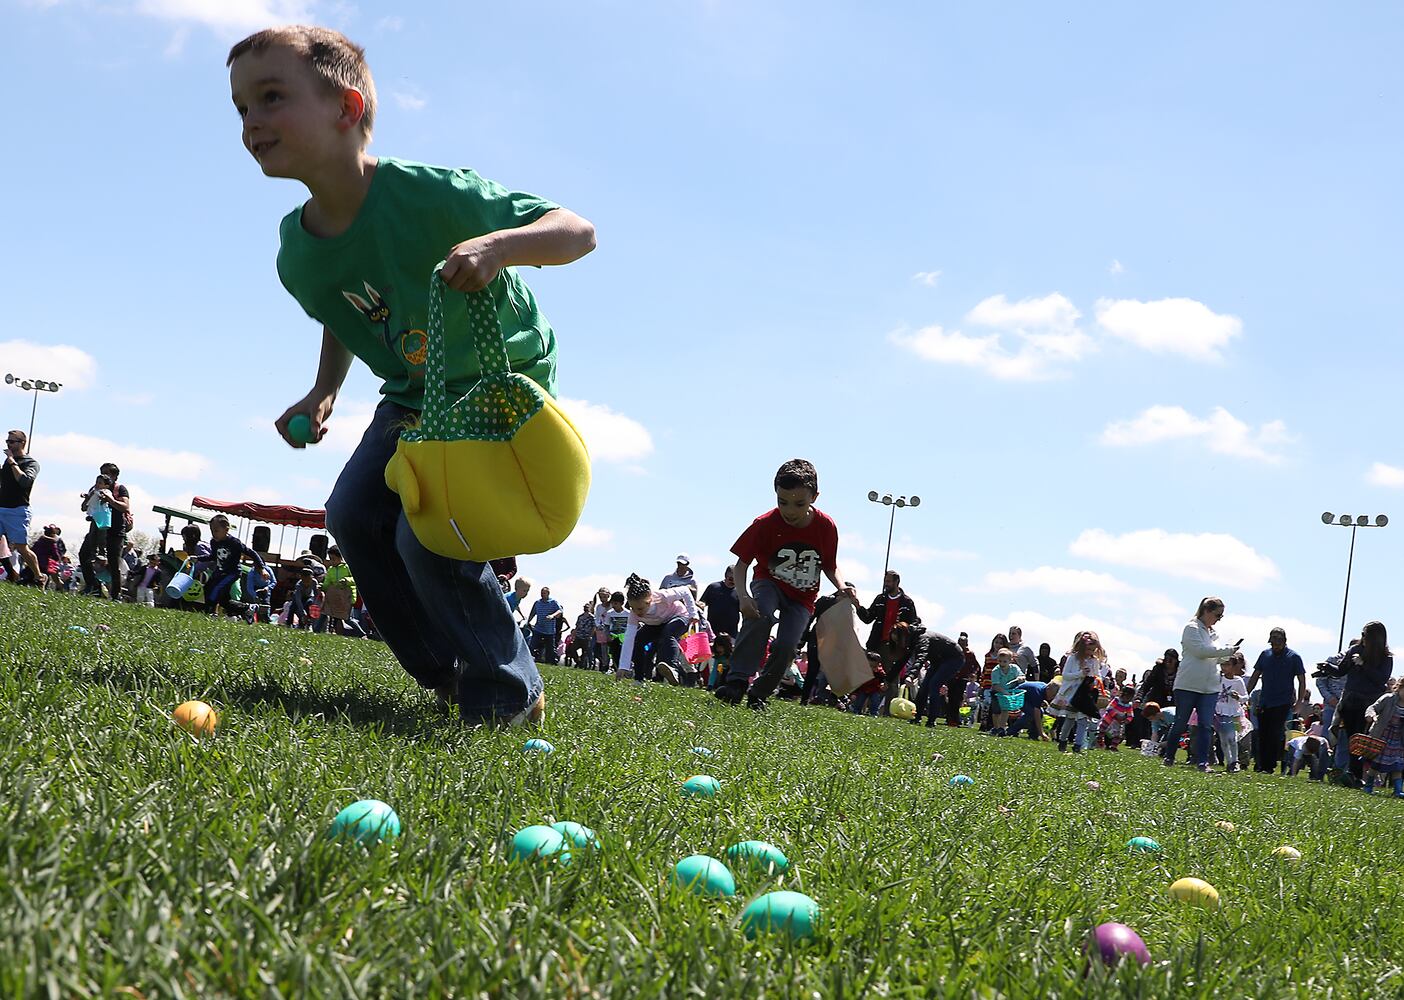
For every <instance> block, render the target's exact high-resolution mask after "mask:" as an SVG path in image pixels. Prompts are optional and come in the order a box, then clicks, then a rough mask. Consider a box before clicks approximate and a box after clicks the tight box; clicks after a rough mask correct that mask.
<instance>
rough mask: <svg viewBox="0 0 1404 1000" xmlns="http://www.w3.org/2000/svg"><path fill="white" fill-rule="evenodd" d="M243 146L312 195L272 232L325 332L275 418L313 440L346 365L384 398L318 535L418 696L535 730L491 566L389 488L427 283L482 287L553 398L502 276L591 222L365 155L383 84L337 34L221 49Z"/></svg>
mask: <svg viewBox="0 0 1404 1000" xmlns="http://www.w3.org/2000/svg"><path fill="white" fill-rule="evenodd" d="M227 65H228V66H229V68H230V90H231V95H232V97H233V100H234V107H235V108H236V110H237V111H238V113H239V117H240V119H241V120H242V123H243V142H244V148H246V149H247V150H248V151H249V152H250V154H252V155H253V158H254V160H255V161H257V163H258V165H259V167H260V168H261V169H262V170H263V173H264V174H265V175H267V176H269V177H285V178H291V179H293V180H297V181H300V182H302V183H303V184H305V185H306V186H307V189H308V191H309V192H310V193H311V197H310V198H309V199H308V200H307V201H306V202H305V203H303V204H302V205H301V206H300V207H298V208H296V209H294V210H293V211H292V212H291V213H289V214H288V215H287V216H286V217H285V218H284V219H283V222H282V225H281V229H280V236H281V248H280V249H279V252H278V275H279V277H280V278H281V279H282V282H283V285H284V286H285V287H286V288H287V289H288V291H289V292H290V293H291V294H292V296H293V298H295V299H296V300H297V301H298V303H299V304H300V305H301V306H302V308H303V309H304V311H306V312H307V314H308V315H309V316H311V317H312V318H313V319H315V320H316V321H317V322H318V323H320V324H321V325H322V347H321V360H320V362H319V365H318V369H317V377H316V381H315V382H314V383H313V386H312V389H311V390H310V391H309V392H308V393H307V395H306V396H304V397H303V398H302V399H300V400H299V401H297V402H296V403H294V404H293V405H292V406H290V407H288V409H287V410H286V412H284V413H283V415H282V416H280V417H279V418H278V420H277V421H276V427H277V429H278V433H279V434H281V435H282V436H283V439H284V440H285V441H287V442H288V444H289V445H291V446H292V447H294V448H301V447H303V445H302V443H301V442H299V441H297V440H295V439H294V438H293V436H292V435H291V433H290V432H289V430H288V422H289V421H290V420H291V419H292V418H293V417H294V416H296V415H298V414H302V415H305V416H306V417H308V418H309V419H310V421H311V437H312V440H313V441H318V440H320V439H321V437H322V436H323V435H324V434H325V433H326V423H327V419H328V418H329V417H330V416H331V414H332V409H333V407H334V406H335V404H336V397H337V392H338V390H339V389H340V387H341V384H342V381H343V380H344V379H345V377H346V373H347V371H348V369H349V368H350V367H351V362H352V359H353V358H354V357H359V358H360V359H361V360H363V361H364V362H365V363H366V364H367V365H368V366H369V367H370V369H371V370H372V371H373V372H374V373H375V374H376V375H377V376H378V377H380V378H381V379H383V380H384V385H383V386H382V387H381V393H382V395H383V396H384V397H385V398H384V400H383V401H382V402H381V404H380V406H379V407H378V408H377V409H376V412H375V416H374V417H373V419H372V420H371V424H370V427H369V428H368V429H367V430H366V433H365V436H364V437H363V438H362V439H361V443H360V445H359V446H358V447H357V449H356V451H355V453H354V454H353V455H352V456H351V459H350V461H349V462H348V463H347V465H346V468H345V469H343V470H342V472H341V476H340V478H338V479H337V482H336V486H335V487H334V488H333V489H332V495H331V497H330V498H329V499H328V500H327V504H326V507H327V529H328V531H329V532H330V533H331V534H332V535H333V536H334V537H335V538H336V541H337V544H338V545H339V546H340V547H341V551H342V553H343V554H344V555H345V557H346V562H347V563H348V564H349V565H350V567H351V569H352V571H353V572H354V573H355V576H356V581H357V584H358V585H359V587H360V591H361V593H362V594H363V595H364V597H365V602H366V604H367V605H368V606H369V607H370V608H371V609H373V610H374V612H375V622H376V626H377V627H378V629H379V631H380V634H381V636H382V637H383V638H384V639H385V641H386V642H387V643H388V644H389V646H390V649H391V651H392V652H393V653H394V654H395V657H396V659H398V660H399V662H400V665H401V666H403V667H404V669H405V670H406V671H407V672H408V673H409V674H410V675H411V676H413V677H414V679H415V680H416V681H418V682H419V684H420V685H421V686H423V687H426V688H433V689H436V690H437V691H438V692H439V693H440V694H441V695H444V696H448V695H452V694H455V693H456V695H457V701H458V708H459V713H460V715H461V716H462V718H463V720H464V721H465V722H468V723H480V722H505V723H508V724H514V725H515V724H522V723H527V722H537V721H539V720H540V719H541V718H542V717H543V716H544V714H545V707H546V699H545V693H544V690H543V685H542V681H541V675H540V674H539V673H538V672H537V670H536V665H535V664H534V663H533V662H532V660H531V656H530V654H529V653H528V652H527V648H526V643H525V642H524V641H523V639H522V636H521V633H520V632H518V631H517V629H516V628H515V626H514V625H513V623H512V617H511V614H510V612H509V611H508V610H507V607H506V605H505V604H504V603H503V601H502V592H501V589H500V588H499V587H498V585H497V578H496V576H495V575H494V572H493V570H492V568H491V567H490V566H489V565H488V564H485V563H479V562H460V561H457V560H452V559H446V558H444V557H442V556H437V555H435V554H433V553H431V552H429V551H428V550H427V549H425V548H424V546H422V545H421V544H420V543H419V541H418V539H416V538H415V536H414V533H413V531H412V530H411V529H410V526H409V523H408V522H407V521H406V520H405V517H404V513H403V510H402V509H401V506H400V498H399V496H398V495H397V494H395V493H394V492H392V491H391V490H390V489H389V487H387V486H386V485H385V464H386V462H387V461H388V460H389V459H390V456H391V455H392V454H393V453H394V451H395V445H396V441H397V439H398V437H399V431H400V428H401V427H402V426H403V425H404V423H405V421H406V420H407V419H408V418H411V417H413V416H414V415H415V414H416V413H417V412H418V411H419V410H420V409H421V407H422V406H423V395H424V364H425V360H426V351H425V347H426V345H425V340H424V334H423V331H424V330H426V329H427V328H428V318H429V317H428V312H429V279H430V276H431V275H432V273H433V271H434V267H435V265H436V264H437V262H438V261H440V260H441V259H445V258H446V259H447V262H446V264H445V266H444V269H443V273H442V277H443V280H444V282H445V283H446V284H447V285H448V286H449V287H450V288H452V289H453V290H455V291H458V292H463V293H467V292H475V291H479V290H481V289H484V288H486V289H489V290H490V292H491V294H492V297H493V300H494V302H495V303H496V306H497V316H498V320H499V322H500V324H501V326H502V330H503V333H504V335H505V336H506V338H507V346H508V356H509V358H510V360H511V363H512V368H513V370H515V371H520V372H523V373H525V374H527V375H529V376H531V377H532V378H533V379H535V380H536V381H537V382H538V383H539V384H540V385H541V386H542V387H543V388H545V389H546V390H547V391H548V392H551V393H552V394H554V393H555V391H556V346H555V343H556V340H555V334H554V333H553V332H552V330H551V327H550V325H549V324H548V323H547V322H546V320H545V319H544V318H543V317H542V315H541V313H540V311H539V310H538V309H537V306H536V300H535V298H534V297H533V296H532V293H531V290H530V289H528V288H527V286H526V284H525V283H524V282H523V281H522V280H521V278H519V277H518V276H517V274H516V272H515V271H513V270H511V268H512V267H515V266H520V265H543V264H567V263H570V262H571V261H573V260H576V259H578V258H580V257H582V256H584V255H585V254H586V253H588V252H590V250H592V249H594V246H595V234H594V227H593V226H591V225H590V223H589V222H587V221H585V220H584V219H582V218H580V217H579V216H578V215H575V214H574V213H573V212H570V211H568V210H566V209H563V208H560V207H559V206H557V205H555V204H553V203H551V202H549V201H546V200H544V199H541V198H537V197H534V196H532V195H528V194H522V193H520V192H513V191H508V190H507V189H506V188H504V187H502V186H501V185H500V184H495V183H493V182H491V181H488V180H485V179H484V178H482V177H480V176H478V174H476V173H474V172H473V171H472V170H467V169H451V168H442V167H433V166H427V165H425V164H422V163H411V162H408V161H405V160H396V159H391V158H389V157H380V158H377V157H374V156H371V155H369V154H368V153H367V151H366V146H367V144H368V143H369V142H370V138H371V127H372V125H373V123H374V120H375V110H376V99H375V84H374V82H373V81H372V79H371V73H370V70H369V68H368V67H367V65H366V61H365V52H364V50H363V49H362V48H361V47H360V46H358V45H355V44H353V43H352V42H351V41H349V40H348V39H347V38H346V37H345V36H344V35H342V34H340V33H339V32H336V31H331V30H329V29H326V28H314V27H305V26H295V27H285V28H269V29H267V30H264V31H260V32H258V33H256V34H253V35H250V36H249V37H248V38H245V39H244V40H243V41H241V42H239V43H238V44H237V45H235V46H234V47H233V49H231V50H230V52H229V58H228V61H227ZM445 307H446V308H445V323H444V329H445V335H446V338H447V341H448V343H447V345H446V355H447V357H446V360H447V366H448V372H447V376H448V379H447V380H448V389H449V394H450V398H452V397H453V396H455V395H457V394H461V393H463V392H464V391H466V390H467V389H468V388H469V387H470V386H471V385H472V384H473V382H474V381H475V379H476V377H477V375H478V372H479V368H478V362H477V356H476V353H475V352H474V350H473V349H472V346H471V340H470V333H469V327H468V322H467V303H466V298H465V296H460V295H454V296H449V297H448V301H446V302H445Z"/></svg>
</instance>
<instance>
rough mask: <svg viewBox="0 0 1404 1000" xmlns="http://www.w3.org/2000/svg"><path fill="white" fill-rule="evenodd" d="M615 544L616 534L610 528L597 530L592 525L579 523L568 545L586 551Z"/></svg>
mask: <svg viewBox="0 0 1404 1000" xmlns="http://www.w3.org/2000/svg"><path fill="white" fill-rule="evenodd" d="M613 542H614V532H612V531H610V530H609V529H608V528H596V527H595V526H594V525H592V524H585V523H583V522H582V523H579V524H577V525H576V526H575V530H574V531H572V532H571V533H570V538H569V539H568V540H567V541H566V543H565V544H567V545H576V546H579V547H580V548H585V549H599V548H604V547H605V546H607V545H610V544H612V543H613Z"/></svg>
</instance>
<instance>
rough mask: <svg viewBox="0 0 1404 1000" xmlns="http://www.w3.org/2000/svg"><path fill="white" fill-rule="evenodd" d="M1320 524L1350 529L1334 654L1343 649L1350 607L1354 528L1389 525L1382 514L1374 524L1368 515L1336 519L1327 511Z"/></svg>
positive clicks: (1353, 559) (1353, 563)
mask: <svg viewBox="0 0 1404 1000" xmlns="http://www.w3.org/2000/svg"><path fill="white" fill-rule="evenodd" d="M1321 523H1322V524H1335V525H1339V526H1340V527H1342V528H1349V529H1350V558H1349V559H1347V560H1346V585H1345V600H1344V601H1343V602H1342V603H1341V637H1340V639H1339V640H1338V641H1337V643H1336V652H1338V653H1339V652H1340V651H1341V650H1343V649H1345V623H1346V608H1348V607H1350V571H1351V569H1353V568H1354V566H1355V529H1356V528H1383V527H1384V526H1385V525H1387V524H1389V518H1388V517H1387V516H1386V515H1384V514H1376V515H1375V523H1374V524H1371V523H1370V515H1369V514H1357V515H1356V516H1355V517H1351V516H1350V515H1349V514H1342V515H1341V516H1340V517H1337V516H1336V515H1335V514H1332V513H1331V512H1330V511H1329V510H1328V511H1326V513H1324V514H1322V515H1321Z"/></svg>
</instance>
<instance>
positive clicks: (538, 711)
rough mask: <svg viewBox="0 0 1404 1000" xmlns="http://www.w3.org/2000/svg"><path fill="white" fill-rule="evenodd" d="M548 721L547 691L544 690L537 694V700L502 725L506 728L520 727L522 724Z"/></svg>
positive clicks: (537, 724) (529, 724)
mask: <svg viewBox="0 0 1404 1000" xmlns="http://www.w3.org/2000/svg"><path fill="white" fill-rule="evenodd" d="M545 721H546V692H545V691H542V692H541V693H540V694H539V695H537V696H536V700H535V701H534V702H532V703H531V704H530V705H528V706H527V707H526V708H524V709H522V710H521V711H520V712H518V713H517V714H516V715H514V716H512V717H511V718H510V719H508V720H507V721H506V722H504V723H502V726H503V727H504V728H506V729H518V728H520V727H522V726H539V725H541V724H542V723H543V722H545Z"/></svg>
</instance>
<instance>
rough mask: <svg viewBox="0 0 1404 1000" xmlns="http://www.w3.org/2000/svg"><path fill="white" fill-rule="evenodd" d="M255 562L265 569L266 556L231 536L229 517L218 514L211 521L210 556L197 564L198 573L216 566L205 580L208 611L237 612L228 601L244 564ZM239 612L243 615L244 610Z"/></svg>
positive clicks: (217, 612) (231, 602)
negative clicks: (231, 589)
mask: <svg viewBox="0 0 1404 1000" xmlns="http://www.w3.org/2000/svg"><path fill="white" fill-rule="evenodd" d="M246 557H247V558H249V559H252V560H253V563H254V565H255V566H257V567H258V568H259V569H263V556H261V555H259V554H258V553H257V552H255V551H254V550H253V549H251V548H249V547H248V546H247V545H245V544H244V543H243V542H241V541H239V539H237V538H235V537H234V536H233V535H231V534H230V533H229V518H228V517H226V516H225V515H223V514H216V515H215V516H214V517H212V518H210V554H209V555H208V556H206V557H205V558H204V559H201V560H200V561H199V562H197V563H196V564H195V569H196V570H197V571H198V570H200V569H201V568H202V567H208V566H209V565H210V564H211V563H213V564H214V569H213V570H212V571H211V572H210V578H209V579H208V580H206V581H205V608H206V610H208V611H209V612H210V613H211V614H213V615H216V616H218V615H220V614H221V613H223V612H226V611H232V610H236V609H235V608H234V602H233V601H232V600H230V598H229V590H230V588H231V587H233V586H234V581H235V580H237V579H239V576H240V574H241V572H242V567H241V563H242V562H243V560H244V559H245V558H246ZM237 610H238V612H239V613H240V614H243V611H244V609H243V607H242V606H241V607H239V608H238V609H237Z"/></svg>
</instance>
